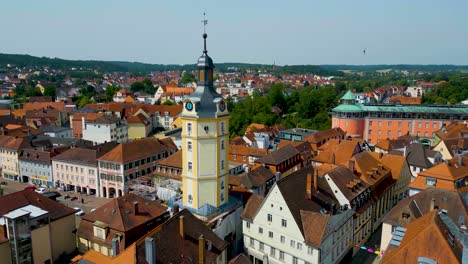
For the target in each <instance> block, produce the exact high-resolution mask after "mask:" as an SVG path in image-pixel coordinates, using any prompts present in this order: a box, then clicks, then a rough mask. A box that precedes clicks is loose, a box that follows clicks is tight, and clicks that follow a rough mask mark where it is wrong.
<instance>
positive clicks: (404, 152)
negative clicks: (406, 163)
mask: <svg viewBox="0 0 468 264" xmlns="http://www.w3.org/2000/svg"><path fill="white" fill-rule="evenodd" d="M406 156H408V147H407V146H405V147H403V157H405V158H406Z"/></svg>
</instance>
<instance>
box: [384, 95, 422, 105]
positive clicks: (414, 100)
mask: <svg viewBox="0 0 468 264" xmlns="http://www.w3.org/2000/svg"><path fill="white" fill-rule="evenodd" d="M389 102H390V103H399V104H405V105H406V104H416V105H420V104H421V97H408V96H403V95H394V96H392V97H390V100H389Z"/></svg>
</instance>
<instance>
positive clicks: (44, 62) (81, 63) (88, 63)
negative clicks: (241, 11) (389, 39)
mask: <svg viewBox="0 0 468 264" xmlns="http://www.w3.org/2000/svg"><path fill="white" fill-rule="evenodd" d="M7 64H13V65H15V66H17V67H34V66H40V67H45V66H48V67H51V68H54V69H64V70H70V69H71V68H77V69H84V70H98V71H102V72H152V71H153V72H154V71H171V70H178V71H181V70H195V69H196V68H195V64H185V65H176V64H168V65H165V64H148V63H140V62H126V61H97V60H64V59H59V58H47V57H35V56H31V55H19V54H3V53H0V68H2V67H5V66H6V65H7ZM215 66H216V69H217V70H219V71H222V72H228V71H231V70H232V68H236V69H237V70H241V71H242V70H246V69H263V70H267V71H268V72H273V73H298V74H305V73H313V74H319V75H327V76H330V75H334V76H341V75H343V73H342V72H340V71H336V70H332V69H324V68H322V67H320V66H314V65H294V66H272V65H265V64H249V63H215Z"/></svg>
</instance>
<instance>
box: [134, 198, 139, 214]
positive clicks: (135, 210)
mask: <svg viewBox="0 0 468 264" xmlns="http://www.w3.org/2000/svg"><path fill="white" fill-rule="evenodd" d="M133 213H134V214H135V215H138V213H139V212H138V202H137V201H134V202H133Z"/></svg>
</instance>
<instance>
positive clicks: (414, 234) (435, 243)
mask: <svg viewBox="0 0 468 264" xmlns="http://www.w3.org/2000/svg"><path fill="white" fill-rule="evenodd" d="M442 217H445V216H442V215H438V213H437V211H436V210H434V211H431V212H429V213H427V214H425V215H424V216H422V217H420V218H418V219H416V220H414V221H413V222H411V223H410V224H408V225H407V226H406V228H407V230H406V232H405V235H404V237H403V240H402V241H401V244H400V246H398V247H396V248H394V249H390V250H387V251H386V253H385V255H384V257H383V259H382V262H381V263H418V258H419V257H426V258H430V259H433V260H435V261H436V262H437V263H438V264H445V263H447V264H452V263H461V258H459V254H460V253H458V254H457V252H456V251H459V249H458V248H454V247H453V246H451V245H450V243H449V242H448V241H447V238H448V236H449V235H448V234H446V232H447V230H448V229H449V228H450V227H448V226H447V224H448V223H447V222H446V221H445V219H441V218H442ZM449 225H450V224H449ZM455 228H456V227H455ZM449 232H450V231H449ZM450 233H451V232H450ZM452 235H453V234H452ZM463 236H466V234H463ZM446 237H447V238H446ZM454 240H455V241H454V242H455V243H454V244H455V245H456V247H459V245H460V241H459V240H458V238H457V237H454ZM465 240H466V237H465ZM457 242H458V243H457ZM465 243H466V241H465ZM464 246H465V247H466V245H464ZM462 248H463V244H462ZM460 255H461V254H460Z"/></svg>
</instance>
